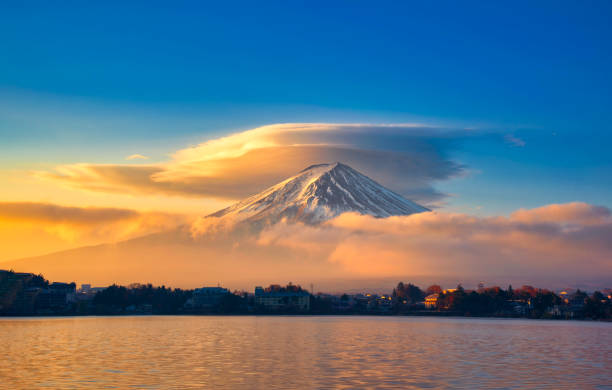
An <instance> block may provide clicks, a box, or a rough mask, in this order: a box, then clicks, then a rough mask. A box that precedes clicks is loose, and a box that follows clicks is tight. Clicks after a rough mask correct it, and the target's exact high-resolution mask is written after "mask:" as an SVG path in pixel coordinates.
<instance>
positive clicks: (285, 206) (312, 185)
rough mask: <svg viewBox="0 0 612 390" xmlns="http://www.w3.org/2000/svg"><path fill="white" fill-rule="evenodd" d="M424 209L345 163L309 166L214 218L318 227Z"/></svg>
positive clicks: (217, 214) (224, 210)
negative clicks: (343, 217) (345, 218)
mask: <svg viewBox="0 0 612 390" xmlns="http://www.w3.org/2000/svg"><path fill="white" fill-rule="evenodd" d="M423 211H428V209H427V208H425V207H423V206H420V205H418V204H416V203H415V202H412V201H410V200H408V199H405V198H404V197H402V196H401V195H398V194H396V193H395V192H393V191H391V190H388V189H386V188H385V187H383V186H381V185H380V184H378V183H376V182H375V181H374V180H372V179H370V178H369V177H367V176H365V175H363V174H361V173H359V172H357V171H356V170H354V169H353V168H351V167H349V166H348V165H345V164H342V163H339V162H336V163H333V164H316V165H311V166H309V167H308V168H306V169H304V170H303V171H301V172H299V173H298V174H297V175H295V176H293V177H290V178H288V179H287V180H284V181H282V182H280V183H278V184H276V185H274V186H272V187H270V188H268V189H266V190H264V191H262V192H260V193H259V194H257V195H253V196H251V197H249V198H247V199H245V200H243V201H241V202H238V203H236V204H234V205H232V206H230V207H228V208H226V209H223V210H220V211H217V212H216V213H214V214H211V215H210V216H212V217H221V218H228V219H232V220H233V221H235V222H240V221H245V222H253V223H256V224H258V225H259V224H273V223H276V222H278V221H280V220H281V219H283V218H286V219H287V220H289V221H301V222H304V223H308V224H318V223H321V222H325V221H327V220H329V219H331V218H334V217H336V216H338V215H339V214H342V213H345V212H357V213H360V214H366V215H372V216H375V217H379V218H384V217H389V216H392V215H409V214H414V213H420V212H423Z"/></svg>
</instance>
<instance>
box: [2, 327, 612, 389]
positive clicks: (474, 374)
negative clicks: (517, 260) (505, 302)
mask: <svg viewBox="0 0 612 390" xmlns="http://www.w3.org/2000/svg"><path fill="white" fill-rule="evenodd" d="M611 331H612V324H610V323H589V322H561V321H529V320H490V319H482V320H481V319H453V318H408V317H155V316H153V317H80V318H44V319H40V318H29V319H14V318H13V319H0V335H1V336H2V337H1V339H0V351H2V352H1V353H2V354H3V355H4V356H3V359H2V360H0V379H1V381H0V387H2V386H7V388H32V387H48V388H103V387H117V388H164V389H166V388H171V389H185V388H202V387H204V386H205V387H208V388H279V389H287V388H332V387H333V388H372V387H378V388H402V389H406V388H448V387H452V388H476V387H480V388H482V387H486V388H525V387H549V388H610V387H606V386H609V385H610V383H612V374H611V373H610V368H609V367H610V363H612V361H611V359H612V357H611V355H612V353H611V352H612V347H611V346H612V332H611Z"/></svg>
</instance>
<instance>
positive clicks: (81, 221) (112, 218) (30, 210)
mask: <svg viewBox="0 0 612 390" xmlns="http://www.w3.org/2000/svg"><path fill="white" fill-rule="evenodd" d="M188 222H190V219H189V218H187V217H186V216H182V215H176V214H165V213H156V212H148V213H142V212H137V211H134V210H127V209H117V208H97V207H66V206H59V205H54V204H48V203H33V202H0V247H2V248H3V250H2V253H1V257H0V260H9V259H11V258H17V257H26V256H32V255H39V254H43V253H47V252H51V251H57V250H63V249H68V248H74V247H79V246H84V245H93V244H101V243H107V242H115V241H120V240H126V239H130V238H133V237H137V236H142V235H146V234H150V233H154V232H159V231H164V230H168V229H171V228H174V227H176V226H178V225H180V224H185V223H188ZM34 239H35V243H36V245H32V240H34Z"/></svg>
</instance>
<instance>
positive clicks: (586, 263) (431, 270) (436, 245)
mask: <svg viewBox="0 0 612 390" xmlns="http://www.w3.org/2000/svg"><path fill="white" fill-rule="evenodd" d="M119 217H120V216H118V218H119ZM45 218H46V217H45ZM80 218H81V217H80ZM126 218H128V219H129V218H130V217H129V216H128V217H126ZM81 219H84V220H88V218H81ZM30 237H31V236H30ZM610 237H612V217H611V216H610V210H609V209H607V208H605V207H598V206H592V205H588V204H584V203H569V204H559V205H548V206H544V207H541V208H536V209H532V210H519V211H517V212H516V213H513V214H511V215H510V216H507V217H506V216H499V217H477V216H471V215H466V214H454V213H444V212H426V213H420V214H413V215H409V216H396V217H389V218H384V219H382V218H373V217H370V216H364V215H359V214H350V213H349V214H342V215H340V216H339V217H337V218H335V219H333V220H331V221H329V222H327V223H325V224H323V225H321V226H311V225H308V226H307V225H302V224H296V223H289V222H287V221H281V222H279V223H277V224H275V225H272V226H268V227H267V228H265V229H263V230H262V231H260V232H259V233H257V232H253V231H249V230H248V229H245V228H244V227H243V226H240V224H233V223H232V222H231V221H230V222H229V223H226V221H224V220H223V218H199V219H197V220H195V221H194V222H193V223H192V224H190V225H185V226H182V227H179V228H173V229H170V230H166V231H164V232H161V233H157V234H154V235H148V236H145V237H141V238H138V239H133V240H128V241H123V242H120V243H116V244H112V245H102V246H99V247H88V248H83V249H75V250H72V251H68V252H61V253H56V254H53V255H49V256H42V257H38V258H34V259H30V260H22V261H20V262H11V263H5V264H7V265H6V266H10V267H13V268H15V269H18V270H24V271H35V272H43V273H45V275H47V274H48V276H49V277H50V278H52V279H54V280H77V281H83V282H92V283H94V282H95V283H98V284H108V283H113V282H120V283H129V282H134V281H141V282H143V281H144V282H155V283H160V284H161V283H163V284H166V285H168V284H170V285H174V286H189V287H195V286H201V285H205V284H216V283H219V282H221V283H223V284H224V285H227V286H230V287H235V288H249V289H250V288H252V287H253V285H255V284H265V283H273V282H277V283H278V282H288V281H293V282H296V283H303V284H308V283H310V282H313V283H315V284H317V285H319V286H329V287H328V288H330V289H331V288H340V287H338V286H339V283H341V282H342V286H343V287H342V288H357V287H363V286H365V285H366V284H364V283H369V282H367V281H370V282H372V283H374V281H376V280H378V281H381V280H385V281H386V282H385V283H386V284H385V286H389V285H390V284H391V283H394V282H397V280H399V279H403V280H410V281H414V282H418V283H430V282H440V283H449V282H448V281H449V280H452V281H454V283H457V282H460V281H463V282H468V281H472V282H473V281H479V280H485V281H487V282H490V283H512V284H520V283H531V284H536V285H542V286H546V287H565V286H567V285H568V284H570V283H582V284H584V285H589V286H594V287H597V288H601V287H605V286H606V285H608V284H609V281H610V280H612V261H611V259H612V242H611V241H610ZM377 283H378V282H377ZM450 283H453V282H450ZM370 285H372V284H370ZM376 285H378V286H380V285H381V284H380V283H378V284H376ZM334 291H337V290H334Z"/></svg>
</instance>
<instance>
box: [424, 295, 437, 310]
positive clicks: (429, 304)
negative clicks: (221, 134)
mask: <svg viewBox="0 0 612 390" xmlns="http://www.w3.org/2000/svg"><path fill="white" fill-rule="evenodd" d="M438 298H440V294H431V295H428V296H426V297H425V308H426V309H435V308H436V307H437V306H438Z"/></svg>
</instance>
